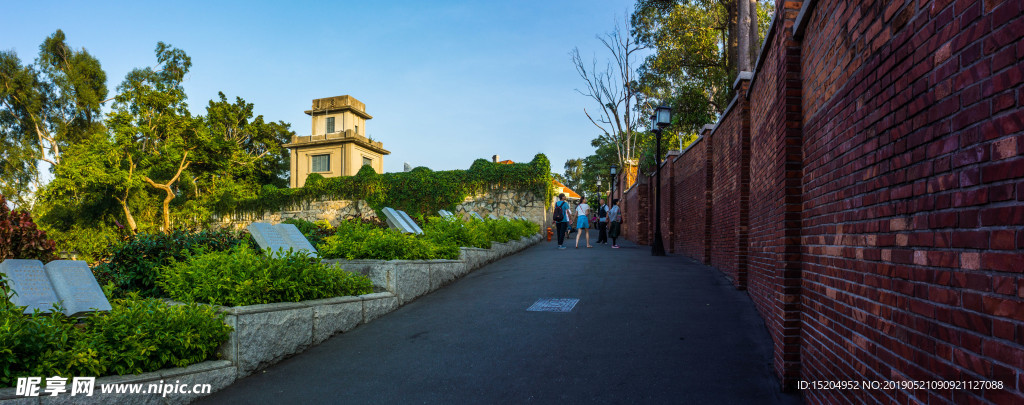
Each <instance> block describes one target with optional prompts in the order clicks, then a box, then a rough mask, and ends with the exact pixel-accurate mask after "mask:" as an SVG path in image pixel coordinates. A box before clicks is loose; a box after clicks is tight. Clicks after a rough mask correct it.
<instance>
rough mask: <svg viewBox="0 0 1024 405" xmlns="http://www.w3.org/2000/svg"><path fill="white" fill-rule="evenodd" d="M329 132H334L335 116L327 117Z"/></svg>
mask: <svg viewBox="0 0 1024 405" xmlns="http://www.w3.org/2000/svg"><path fill="white" fill-rule="evenodd" d="M327 133H328V134H333V133H334V117H327Z"/></svg>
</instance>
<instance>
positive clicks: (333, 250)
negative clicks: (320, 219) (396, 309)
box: [317, 221, 459, 260]
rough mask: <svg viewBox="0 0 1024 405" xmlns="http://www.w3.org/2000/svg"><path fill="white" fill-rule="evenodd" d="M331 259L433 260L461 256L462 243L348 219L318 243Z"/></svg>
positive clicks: (319, 247) (322, 254) (319, 248)
mask: <svg viewBox="0 0 1024 405" xmlns="http://www.w3.org/2000/svg"><path fill="white" fill-rule="evenodd" d="M317 250H319V251H320V255H321V256H323V257H325V258H328V259H337V258H341V259H347V260H356V259H370V260H431V259H458V258H459V246H458V245H454V244H435V243H433V242H432V241H431V240H428V239H426V238H420V237H416V236H414V235H411V234H403V233H401V232H399V231H397V230H394V229H382V228H378V227H376V226H374V225H372V224H368V223H365V222H357V221H345V222H343V223H341V224H340V225H338V227H337V228H335V234H334V236H331V237H329V238H327V239H324V241H323V243H321V244H320V245H319V246H317Z"/></svg>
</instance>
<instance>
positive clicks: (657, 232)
mask: <svg viewBox="0 0 1024 405" xmlns="http://www.w3.org/2000/svg"><path fill="white" fill-rule="evenodd" d="M671 122H672V109H671V108H668V106H664V105H662V106H659V107H658V108H655V109H654V115H652V116H651V131H652V132H654V134H655V135H656V138H657V142H656V144H655V147H656V148H657V149H656V150H655V160H656V161H657V164H658V165H657V168H656V169H655V170H657V171H656V172H655V179H654V181H655V183H657V184H655V185H654V190H655V192H654V243H653V244H652V245H651V256H664V255H665V244H664V243H663V242H662V241H661V131H663V130H664V129H665V127H667V126H668V124H670V123H671Z"/></svg>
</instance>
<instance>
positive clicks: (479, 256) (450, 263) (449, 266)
mask: <svg viewBox="0 0 1024 405" xmlns="http://www.w3.org/2000/svg"><path fill="white" fill-rule="evenodd" d="M541 238H542V235H541V234H536V235H533V236H527V237H524V238H522V239H520V240H516V241H510V242H508V243H498V242H492V243H491V248H490V249H480V248H467V247H464V248H460V249H461V251H460V252H459V259H458V260H345V259H325V260H324V263H329V264H338V265H340V266H341V267H342V269H344V270H346V271H351V272H355V273H361V274H363V275H366V276H367V277H369V278H370V280H372V281H373V284H374V285H375V286H377V287H381V288H384V289H386V290H388V291H390V292H392V293H394V294H395V296H396V297H397V298H398V302H399V305H403V304H405V303H407V302H410V301H412V300H414V299H416V298H418V297H421V296H423V295H426V294H428V293H430V292H432V291H434V290H437V289H438V288H441V287H443V286H445V285H447V284H449V283H451V282H452V281H454V280H455V279H458V278H459V277H462V276H464V275H466V274H468V273H469V272H471V271H473V270H476V269H478V268H481V267H483V266H485V265H487V264H489V263H492V262H494V261H496V260H498V259H501V258H503V257H505V256H508V255H511V254H513V253H516V252H519V251H521V250H523V249H525V248H527V247H529V246H531V245H533V244H535V243H537V242H539V241H540V240H541Z"/></svg>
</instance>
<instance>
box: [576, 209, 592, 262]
mask: <svg viewBox="0 0 1024 405" xmlns="http://www.w3.org/2000/svg"><path fill="white" fill-rule="evenodd" d="M588 215H590V205H588V204H587V197H582V196H581V197H580V205H577V206H576V249H579V248H580V234H584V235H587V237H586V239H587V247H588V248H592V247H593V246H590V220H589V219H587V216H588Z"/></svg>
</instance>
